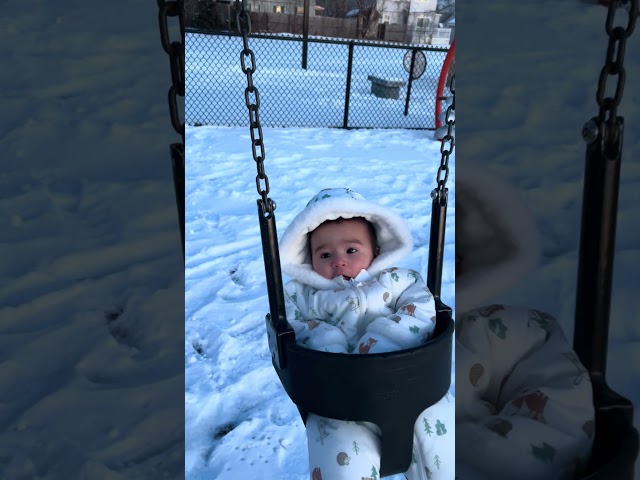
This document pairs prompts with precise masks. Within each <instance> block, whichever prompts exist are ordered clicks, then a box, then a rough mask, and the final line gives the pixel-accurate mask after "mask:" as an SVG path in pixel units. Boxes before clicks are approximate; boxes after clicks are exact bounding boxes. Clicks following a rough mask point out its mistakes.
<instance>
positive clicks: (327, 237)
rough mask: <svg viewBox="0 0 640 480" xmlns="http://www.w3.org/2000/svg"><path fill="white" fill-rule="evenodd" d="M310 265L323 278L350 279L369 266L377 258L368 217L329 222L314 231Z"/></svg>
mask: <svg viewBox="0 0 640 480" xmlns="http://www.w3.org/2000/svg"><path fill="white" fill-rule="evenodd" d="M310 246H311V265H312V266H313V270H314V271H316V272H318V273H319V274H320V275H322V276H323V277H324V278H328V279H332V278H334V277H337V276H338V275H342V276H344V277H345V278H347V280H350V279H351V278H353V277H355V276H357V275H358V273H360V271H361V270H362V269H367V268H369V265H371V262H372V261H373V259H374V258H375V253H374V251H373V244H372V242H371V235H370V233H369V227H368V225H367V222H366V220H364V219H360V218H353V219H349V220H341V221H338V222H327V223H323V224H322V225H320V226H319V227H317V228H316V229H315V230H314V231H313V232H312V233H311V242H310Z"/></svg>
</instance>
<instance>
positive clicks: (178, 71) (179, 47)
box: [157, 0, 185, 259]
mask: <svg viewBox="0 0 640 480" xmlns="http://www.w3.org/2000/svg"><path fill="white" fill-rule="evenodd" d="M157 2H158V8H159V10H158V21H159V24H160V40H161V42H162V49H163V50H164V51H165V52H166V53H167V54H168V55H169V66H170V69H171V87H170V88H169V94H168V100H169V115H170V118H171V125H172V126H173V128H174V130H175V131H176V132H177V133H178V134H180V139H181V142H180V143H172V144H170V145H169V151H170V153H171V164H172V170H173V186H174V189H175V194H176V203H177V204H178V221H179V226H180V237H181V240H182V257H183V259H184V251H185V250H184V216H185V215H184V134H185V129H184V121H181V120H180V113H179V108H178V96H181V97H183V98H184V91H185V86H184V78H185V77H184V43H185V42H184V39H185V36H184V8H183V6H184V0H157ZM169 17H178V25H179V28H180V38H179V40H175V41H171V38H170V35H169Z"/></svg>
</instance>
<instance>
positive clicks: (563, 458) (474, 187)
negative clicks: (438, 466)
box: [456, 165, 595, 480]
mask: <svg viewBox="0 0 640 480" xmlns="http://www.w3.org/2000/svg"><path fill="white" fill-rule="evenodd" d="M537 237H538V234H537V230H536V226H535V223H534V221H533V219H532V218H531V214H530V213H529V211H528V209H527V208H526V207H525V206H524V205H523V204H522V202H521V200H520V199H519V198H518V196H517V195H516V193H515V191H513V188H512V187H510V186H509V185H508V184H506V183H504V182H503V181H501V180H500V179H499V178H497V177H496V176H495V174H493V173H491V174H489V173H486V172H483V171H481V170H479V169H476V168H474V167H473V166H471V165H468V166H466V168H464V169H462V170H460V171H459V172H458V173H457V177H456V255H457V256H458V257H459V258H460V262H459V265H457V266H456V309H457V316H456V432H457V434H458V439H459V440H458V445H457V447H458V451H457V455H456V461H457V468H456V478H458V479H459V480H489V479H493V478H517V479H519V480H537V479H542V478H544V479H553V480H560V479H562V480H569V479H572V478H578V477H579V476H580V474H581V472H582V471H583V470H584V467H585V465H586V464H587V461H588V458H589V454H590V451H591V448H592V445H593V438H594V426H595V423H594V420H595V413H594V406H593V393H592V386H591V381H590V378H589V374H588V372H587V371H586V369H585V368H584V366H583V365H582V364H581V363H580V360H579V359H578V356H577V355H576V353H575V352H574V351H573V349H572V348H571V346H570V344H569V343H568V342H567V339H566V338H565V336H564V334H563V332H562V329H561V328H560V326H559V325H558V323H557V322H556V320H555V319H554V318H553V317H552V316H551V315H549V314H547V313H544V312H541V311H539V310H536V309H535V308H523V307H514V306H509V305H504V304H503V303H502V302H499V301H498V302H496V303H494V304H491V305H487V304H486V303H485V302H486V300H487V299H494V300H496V295H497V294H498V293H501V292H502V291H504V290H506V289H507V288H509V287H510V286H513V285H514V283H515V282H516V281H517V280H519V279H521V278H522V277H523V276H524V275H525V274H526V273H528V272H529V271H530V270H532V269H533V268H534V267H535V264H536V262H537V259H538V254H539V250H540V247H539V244H538V238H537Z"/></svg>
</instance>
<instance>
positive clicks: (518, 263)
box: [456, 165, 541, 313]
mask: <svg viewBox="0 0 640 480" xmlns="http://www.w3.org/2000/svg"><path fill="white" fill-rule="evenodd" d="M540 250H541V247H540V240H539V237H538V231H537V228H536V225H535V221H534V219H533V216H532V214H531V212H530V211H529V209H528V208H527V207H526V205H525V204H524V202H523V201H522V199H521V198H520V197H519V195H518V193H517V192H516V191H515V189H514V188H513V187H512V186H510V185H509V184H507V183H506V182H505V181H504V180H502V179H500V178H499V177H498V176H497V175H495V174H493V173H489V172H485V171H483V170H481V169H479V168H477V167H474V166H472V165H465V168H461V169H460V170H459V171H458V172H456V310H457V311H458V312H459V313H463V312H466V311H467V310H470V309H472V308H476V307H479V306H481V305H483V303H484V302H486V301H488V300H489V299H491V298H492V297H494V296H496V295H498V294H500V293H502V292H504V291H505V290H507V289H508V288H509V287H512V286H513V285H515V284H516V283H517V282H518V281H519V280H521V279H522V278H523V277H524V276H525V275H526V274H528V273H529V272H531V271H532V270H533V269H534V268H535V266H536V265H537V263H538V259H539V257H540Z"/></svg>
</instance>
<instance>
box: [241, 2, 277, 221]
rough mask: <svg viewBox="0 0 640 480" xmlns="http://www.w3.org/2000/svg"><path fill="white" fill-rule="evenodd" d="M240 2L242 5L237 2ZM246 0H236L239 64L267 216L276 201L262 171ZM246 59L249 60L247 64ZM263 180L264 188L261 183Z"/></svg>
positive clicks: (260, 126)
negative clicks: (240, 48) (245, 81)
mask: <svg viewBox="0 0 640 480" xmlns="http://www.w3.org/2000/svg"><path fill="white" fill-rule="evenodd" d="M240 2H242V6H241V7H239V6H238V4H239V3H240ZM245 3H246V0H236V8H237V9H238V14H237V16H236V20H237V25H238V32H240V35H242V45H243V49H242V52H241V53H240V66H241V67H242V71H243V72H244V74H245V75H246V76H247V88H245V89H244V99H245V103H246V104H247V109H248V110H249V129H250V132H251V150H252V151H253V159H254V160H255V162H256V168H257V170H258V174H257V175H256V189H257V190H258V194H259V195H260V196H261V197H262V205H263V208H264V211H265V214H266V217H267V218H269V217H271V215H272V214H273V212H274V210H275V209H276V203H275V202H274V201H273V200H271V199H270V198H269V197H268V195H269V177H267V174H266V173H265V171H264V138H263V136H262V125H260V115H259V114H258V108H260V95H259V94H258V89H257V88H256V87H255V85H254V84H253V73H254V72H255V71H256V56H255V54H254V53H253V50H251V49H250V48H249V34H250V33H251V17H250V16H249V12H247V9H246V5H245ZM247 59H248V60H249V61H250V63H249V65H247ZM262 182H264V188H263V185H262Z"/></svg>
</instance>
